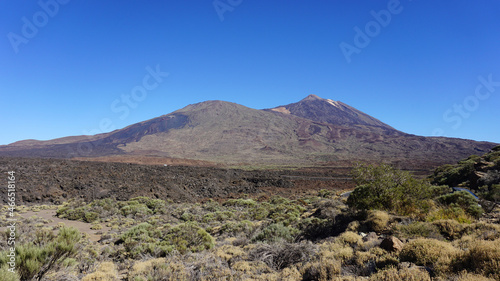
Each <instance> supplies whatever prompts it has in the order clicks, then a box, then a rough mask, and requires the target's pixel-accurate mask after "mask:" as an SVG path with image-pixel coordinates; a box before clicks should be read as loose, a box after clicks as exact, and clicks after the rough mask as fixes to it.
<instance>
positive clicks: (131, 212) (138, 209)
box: [120, 203, 153, 217]
mask: <svg viewBox="0 0 500 281" xmlns="http://www.w3.org/2000/svg"><path fill="white" fill-rule="evenodd" d="M120 211H121V213H122V215H123V216H125V217H127V216H134V217H135V216H141V217H143V216H146V215H151V214H153V211H151V210H150V209H149V208H148V207H147V206H146V205H145V204H142V203H137V204H130V205H126V206H123V207H121V208H120Z"/></svg>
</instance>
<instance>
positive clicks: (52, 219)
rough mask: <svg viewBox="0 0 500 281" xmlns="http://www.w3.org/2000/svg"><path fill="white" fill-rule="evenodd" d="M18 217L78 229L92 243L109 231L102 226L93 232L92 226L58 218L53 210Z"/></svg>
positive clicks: (29, 212) (30, 212)
mask: <svg viewBox="0 0 500 281" xmlns="http://www.w3.org/2000/svg"><path fill="white" fill-rule="evenodd" d="M18 215H19V216H20V217H22V218H30V217H32V216H37V217H40V218H43V219H45V220H47V221H49V223H47V224H46V226H57V225H59V224H60V223H63V224H64V225H65V226H70V227H74V228H76V229H78V230H79V231H80V232H81V233H86V234H87V235H88V236H89V239H90V240H92V241H99V240H100V239H101V235H102V234H104V233H106V232H108V231H109V230H110V228H109V227H107V226H105V225H102V229H100V230H93V229H91V228H90V227H91V226H92V224H90V223H85V222H81V221H73V220H66V219H61V218H58V217H56V210H55V209H49V210H40V211H28V212H25V213H18ZM4 228H5V227H4ZM3 230H4V229H0V231H3Z"/></svg>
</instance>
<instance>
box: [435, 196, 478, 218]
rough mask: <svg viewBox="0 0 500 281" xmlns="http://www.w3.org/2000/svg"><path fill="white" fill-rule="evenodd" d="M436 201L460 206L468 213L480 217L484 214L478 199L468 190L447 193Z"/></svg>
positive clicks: (446, 204)
mask: <svg viewBox="0 0 500 281" xmlns="http://www.w3.org/2000/svg"><path fill="white" fill-rule="evenodd" d="M436 201H437V202H439V203H441V204H443V205H445V206H450V207H452V208H453V207H460V208H462V209H463V210H464V211H465V212H466V213H467V214H468V215H470V216H472V217H475V218H479V217H480V216H481V215H482V214H483V212H484V211H483V209H482V208H481V206H479V204H478V201H477V199H476V198H474V196H472V195H471V194H470V193H469V192H467V191H459V192H454V193H450V194H446V195H442V196H439V197H438V198H436Z"/></svg>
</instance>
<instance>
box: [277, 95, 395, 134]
mask: <svg viewBox="0 0 500 281" xmlns="http://www.w3.org/2000/svg"><path fill="white" fill-rule="evenodd" d="M270 110H272V111H276V112H281V113H285V114H292V115H295V116H299V117H302V118H306V119H310V120H313V121H316V122H321V123H328V124H332V125H339V126H347V127H351V128H358V129H361V130H368V131H373V132H378V133H384V134H392V135H401V134H403V133H401V132H399V131H397V130H396V129H394V128H392V127H391V126H389V125H387V124H385V123H383V122H381V121H380V120H378V119H375V118H373V117H371V116H370V115H367V114H365V113H363V112H361V111H359V110H357V109H355V108H354V107H351V106H349V105H347V104H345V103H343V102H340V101H334V100H331V99H322V98H320V97H318V96H316V95H309V96H307V97H306V98H304V99H303V100H301V101H299V102H296V103H292V104H288V105H283V106H278V107H275V108H272V109H270Z"/></svg>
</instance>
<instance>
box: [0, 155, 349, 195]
mask: <svg viewBox="0 0 500 281" xmlns="http://www.w3.org/2000/svg"><path fill="white" fill-rule="evenodd" d="M0 167H1V168H2V173H6V172H7V171H15V172H16V177H17V190H16V191H17V194H16V195H17V199H16V200H17V204H44V203H54V204H60V203H62V202H64V201H67V200H68V199H70V198H81V199H84V200H85V201H87V202H89V201H92V200H95V199H102V198H113V199H117V200H127V199H130V198H133V197H137V196H148V197H151V198H159V199H163V200H167V199H170V200H172V201H174V202H196V201H200V200H203V199H206V198H214V199H217V198H231V197H233V196H239V194H249V195H251V196H253V197H258V196H266V197H267V196H268V195H269V194H274V193H278V194H279V193H283V194H286V195H287V196H292V197H293V195H294V194H295V193H297V194H304V193H307V192H317V191H318V190H320V189H331V190H341V189H349V188H352V187H353V183H352V182H351V181H350V180H349V175H348V173H349V169H348V168H321V169H301V170H281V171H277V170H270V171H269V170H258V171H248V170H240V169H225V168H216V167H194V166H175V165H168V166H165V165H140V164H129V163H111V162H92V161H75V160H60V159H28V158H9V157H3V158H0ZM0 184H2V185H3V184H7V178H5V181H4V183H1V182H0ZM2 201H3V202H6V194H2Z"/></svg>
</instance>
